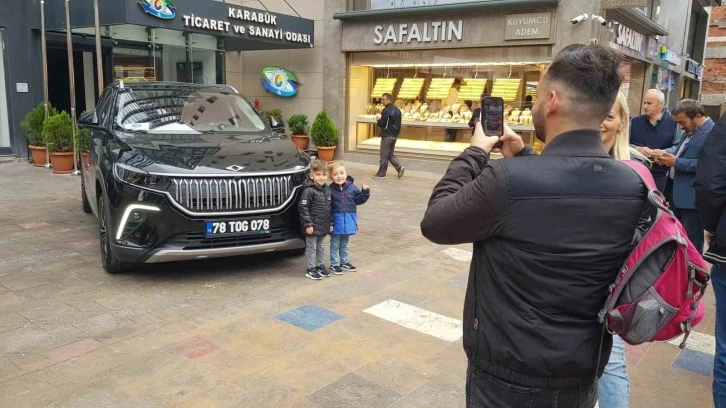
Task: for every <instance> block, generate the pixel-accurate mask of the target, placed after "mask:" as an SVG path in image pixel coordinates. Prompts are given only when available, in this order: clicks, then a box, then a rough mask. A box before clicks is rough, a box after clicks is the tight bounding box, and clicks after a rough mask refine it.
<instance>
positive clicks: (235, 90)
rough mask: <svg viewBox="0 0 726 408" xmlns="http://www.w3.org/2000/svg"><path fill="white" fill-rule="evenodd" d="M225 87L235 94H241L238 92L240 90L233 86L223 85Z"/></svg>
mask: <svg viewBox="0 0 726 408" xmlns="http://www.w3.org/2000/svg"><path fill="white" fill-rule="evenodd" d="M223 86H225V87H227V88H229V89H231V90H233V91H234V93H236V94H239V91H238V90H237V89H236V88H235V87H233V86H232V85H226V84H225V85H223Z"/></svg>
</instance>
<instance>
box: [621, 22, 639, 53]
mask: <svg viewBox="0 0 726 408" xmlns="http://www.w3.org/2000/svg"><path fill="white" fill-rule="evenodd" d="M614 28H615V43H616V44H617V45H619V46H622V47H625V48H627V49H629V50H632V51H635V52H636V53H638V54H643V53H645V38H646V37H645V36H644V35H643V34H641V33H639V32H637V31H635V30H633V29H632V28H630V27H626V26H624V25H622V24H620V23H615V27H614Z"/></svg>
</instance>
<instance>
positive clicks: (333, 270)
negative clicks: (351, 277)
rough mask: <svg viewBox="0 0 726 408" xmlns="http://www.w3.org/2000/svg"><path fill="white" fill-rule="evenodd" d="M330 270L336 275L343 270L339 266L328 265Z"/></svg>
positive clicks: (340, 273)
mask: <svg viewBox="0 0 726 408" xmlns="http://www.w3.org/2000/svg"><path fill="white" fill-rule="evenodd" d="M330 272H333V273H334V274H336V275H342V274H343V270H342V269H340V266H331V267H330Z"/></svg>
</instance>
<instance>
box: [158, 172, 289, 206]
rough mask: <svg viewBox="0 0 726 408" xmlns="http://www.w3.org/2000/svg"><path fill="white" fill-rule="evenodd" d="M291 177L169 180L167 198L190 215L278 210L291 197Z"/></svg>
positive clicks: (175, 178)
mask: <svg viewBox="0 0 726 408" xmlns="http://www.w3.org/2000/svg"><path fill="white" fill-rule="evenodd" d="M294 191H295V186H294V184H293V175H292V174H290V175H281V176H267V177H244V178H196V177H195V178H191V177H189V178H181V177H174V178H172V179H171V186H170V187H169V194H171V196H172V198H173V199H174V201H176V202H177V204H179V205H181V206H182V207H183V208H185V209H186V210H189V211H194V212H201V213H211V212H219V211H230V212H232V211H251V210H265V209H272V208H277V207H280V206H281V205H283V204H285V203H286V202H287V201H288V200H289V199H290V197H291V196H292V195H293V194H294Z"/></svg>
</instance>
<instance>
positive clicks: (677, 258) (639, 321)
mask: <svg viewBox="0 0 726 408" xmlns="http://www.w3.org/2000/svg"><path fill="white" fill-rule="evenodd" d="M624 163H625V164H627V165H628V166H630V167H631V168H632V169H633V170H635V171H636V172H637V173H638V175H639V176H640V178H641V179H642V180H643V183H644V184H645V185H646V186H647V187H648V190H649V191H648V200H647V201H646V205H645V208H644V212H643V215H642V216H641V222H640V223H639V225H638V232H637V233H636V236H635V238H634V241H633V243H634V244H635V247H634V249H633V251H632V252H631V253H630V255H629V256H628V258H627V260H626V261H625V263H624V265H623V267H622V268H621V269H620V272H619V273H618V276H617V278H616V279H615V282H614V283H613V284H612V285H610V288H609V289H610V293H609V295H608V297H607V301H606V302H605V307H604V308H603V309H602V311H601V312H600V313H599V315H598V318H599V321H600V323H603V324H604V326H605V328H606V329H607V330H608V331H609V332H610V333H612V334H617V335H620V337H622V338H623V340H625V341H626V342H627V343H629V344H632V345H637V344H641V343H645V342H653V341H668V340H672V339H674V338H676V337H678V336H680V335H681V334H683V333H685V336H684V338H683V341H682V342H681V345H680V347H681V348H684V347H685V345H686V340H687V339H688V336H689V334H690V332H691V329H692V328H693V327H694V326H696V325H697V324H698V323H700V322H701V320H702V319H703V315H704V311H705V308H704V306H703V303H702V302H700V300H701V298H702V297H703V294H704V292H705V291H706V287H707V286H708V282H709V280H710V275H709V273H708V264H707V263H706V261H704V260H703V258H702V257H701V254H700V252H699V251H698V250H696V248H695V247H694V246H693V244H692V243H691V242H690V241H689V240H688V235H687V234H686V231H685V229H684V228H683V226H682V225H681V223H680V222H679V221H678V220H677V219H676V217H675V216H674V215H673V212H672V211H671V210H670V209H669V208H668V204H667V203H666V200H665V198H664V197H663V194H662V193H661V192H660V191H658V190H657V189H656V187H655V181H654V180H653V176H652V175H651V174H650V171H649V170H648V169H647V168H646V167H645V166H643V165H642V164H640V163H638V162H634V161H625V162H624Z"/></svg>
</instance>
